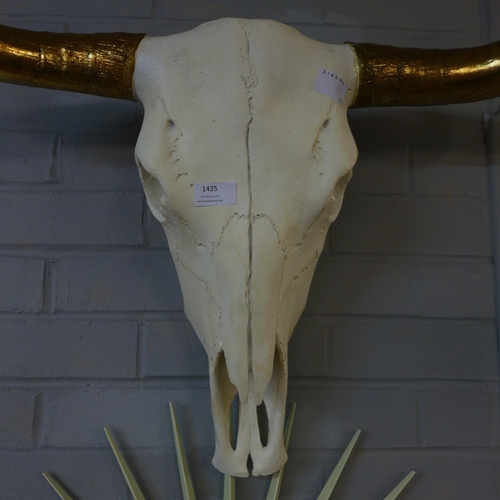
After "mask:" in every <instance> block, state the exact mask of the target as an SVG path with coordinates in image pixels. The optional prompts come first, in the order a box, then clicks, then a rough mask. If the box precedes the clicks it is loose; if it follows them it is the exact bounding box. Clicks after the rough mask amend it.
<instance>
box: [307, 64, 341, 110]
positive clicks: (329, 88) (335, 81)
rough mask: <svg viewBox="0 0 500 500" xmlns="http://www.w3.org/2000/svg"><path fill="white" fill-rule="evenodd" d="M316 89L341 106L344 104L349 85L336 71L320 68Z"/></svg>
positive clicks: (315, 84)
mask: <svg viewBox="0 0 500 500" xmlns="http://www.w3.org/2000/svg"><path fill="white" fill-rule="evenodd" d="M314 90H316V92H321V93H322V94H325V95H327V96H329V97H331V98H332V99H334V100H335V101H337V102H338V103H339V104H340V105H341V106H343V105H344V97H345V93H346V92H347V86H346V84H345V82H344V80H342V78H340V76H338V75H336V74H335V73H332V72H331V71H328V70H326V69H320V70H319V71H318V76H317V77H316V82H315V83H314Z"/></svg>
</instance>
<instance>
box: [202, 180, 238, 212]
mask: <svg viewBox="0 0 500 500" xmlns="http://www.w3.org/2000/svg"><path fill="white" fill-rule="evenodd" d="M213 205H236V182H197V183H195V185H194V206H195V207H207V206H213Z"/></svg>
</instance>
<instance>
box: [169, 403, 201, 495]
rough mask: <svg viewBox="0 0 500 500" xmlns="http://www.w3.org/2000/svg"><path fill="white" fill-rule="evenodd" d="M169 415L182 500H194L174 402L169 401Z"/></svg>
mask: <svg viewBox="0 0 500 500" xmlns="http://www.w3.org/2000/svg"><path fill="white" fill-rule="evenodd" d="M170 416H171V418H172V430H173V432H174V440H175V451H176V453H177V463H178V465H179V474H180V477H181V485H182V496H183V498H184V500H196V497H195V494H194V488H193V482H192V480H191V474H190V473H189V467H188V463H187V459H186V452H185V451H184V444H183V442H182V437H181V433H180V432H179V425H178V424H177V416H176V415H175V409H174V404H173V403H172V402H170Z"/></svg>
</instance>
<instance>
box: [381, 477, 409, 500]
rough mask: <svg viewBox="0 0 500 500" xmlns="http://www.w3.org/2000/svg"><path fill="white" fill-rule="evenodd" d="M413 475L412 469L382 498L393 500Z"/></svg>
mask: <svg viewBox="0 0 500 500" xmlns="http://www.w3.org/2000/svg"><path fill="white" fill-rule="evenodd" d="M414 475H415V471H414V470H412V471H411V472H409V473H408V474H407V476H406V477H405V478H404V479H403V480H402V481H401V482H400V483H399V484H398V485H397V486H396V487H395V488H394V489H393V490H392V491H391V492H390V493H389V494H388V495H387V496H386V497H385V498H384V500H395V499H396V498H397V497H398V496H399V494H400V493H401V492H402V491H403V489H404V488H405V487H406V485H407V484H408V483H409V482H410V481H411V478H412V477H413V476H414Z"/></svg>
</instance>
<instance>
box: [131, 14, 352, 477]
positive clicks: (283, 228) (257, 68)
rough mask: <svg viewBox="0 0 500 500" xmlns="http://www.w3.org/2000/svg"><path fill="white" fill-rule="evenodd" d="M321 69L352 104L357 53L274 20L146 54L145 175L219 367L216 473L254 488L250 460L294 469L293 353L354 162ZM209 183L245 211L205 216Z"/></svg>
mask: <svg viewBox="0 0 500 500" xmlns="http://www.w3.org/2000/svg"><path fill="white" fill-rule="evenodd" d="M290 47H294V50H293V51H290ZM318 68H329V69H331V70H332V71H334V72H335V73H336V74H338V75H342V77H343V78H344V79H345V81H346V82H348V87H349V96H350V97H351V98H352V96H353V95H354V89H355V87H356V72H355V69H354V68H355V65H354V52H353V50H352V49H351V48H350V47H348V46H346V45H344V46H328V45H326V44H320V43H317V42H314V41H312V40H310V39H308V38H306V37H304V36H302V35H301V34H299V33H298V32H297V31H295V30H294V29H292V28H289V27H287V26H284V25H282V24H278V23H275V22H272V21H242V20H232V19H226V20H223V21H218V22H214V23H209V24H205V25H203V26H201V27H199V28H197V29H195V30H193V31H190V32H188V33H184V34H181V35H176V36H173V37H166V38H148V39H145V40H143V41H142V42H141V45H140V46H139V49H138V51H137V61H136V70H135V76H134V88H135V92H136V94H137V97H138V99H139V100H140V101H141V102H142V103H143V105H144V112H145V116H144V123H143V126H142V130H141V133H140V135H139V139H138V142H137V147H136V158H137V164H138V166H139V170H140V173H141V179H142V182H143V185H144V190H145V192H146V196H147V199H148V203H149V206H150V207H151V210H152V212H153V214H154V215H155V217H156V218H157V219H158V220H159V221H160V222H161V223H162V225H163V227H164V228H165V232H166V234H167V238H168V242H169V247H170V251H171V254H172V256H173V259H174V261H175V265H176V268H177V273H178V275H179V280H180V283H181V287H182V292H183V296H184V307H185V311H186V314H187V316H188V318H189V320H190V321H191V323H192V325H193V327H194V329H195V331H196V333H197V334H198V337H199V338H200V340H201V341H202V343H203V345H204V347H205V350H206V352H207V355H208V359H209V365H210V388H211V391H212V413H213V417H214V423H215V435H216V451H215V458H214V465H215V466H216V467H217V468H218V469H220V470H222V471H223V472H226V473H229V474H231V475H234V476H245V475H248V471H247V459H248V455H249V454H250V455H251V457H252V461H253V473H254V474H256V475H260V474H270V473H272V472H274V471H275V470H276V469H278V468H280V467H281V466H282V465H283V464H284V462H285V460H286V452H285V449H284V446H283V438H282V436H283V418H284V413H285V401H286V386H287V371H288V370H287V358H288V349H287V344H288V340H289V338H290V335H291V333H292V330H293V328H294V326H295V324H296V323H297V320H298V319H299V316H300V314H301V312H302V310H303V309H304V306H305V302H306V298H307V292H308V290H309V285H310V283H311V279H312V276H313V272H314V268H315V267H316V263H317V261H318V258H319V255H320V254H321V251H322V248H323V244H324V240H325V236H326V231H327V229H328V227H329V226H330V223H331V222H332V221H333V220H334V219H335V218H336V217H337V214H338V212H339V209H340V206H341V204H342V197H343V194H344V189H345V187H346V185H347V182H348V180H349V178H350V176H351V169H352V166H353V165H354V162H355V160H356V155H357V150H356V146H355V144H354V140H353V137H352V135H351V132H350V130H349V126H348V124H347V119H346V108H345V107H342V106H340V105H339V104H338V103H337V102H335V101H334V100H332V99H331V98H330V97H328V96H326V95H324V94H321V93H319V92H316V91H314V90H313V85H314V82H315V79H316V74H317V72H318ZM211 181H217V182H221V181H233V182H236V186H237V203H236V205H225V206H205V207H195V206H194V202H193V185H194V183H198V182H211ZM236 393H237V394H238V395H239V402H240V422H239V428H238V438H237V442H236V447H235V449H234V450H233V448H232V447H231V444H230V441H229V434H228V430H227V421H228V414H229V409H230V405H231V403H232V401H233V398H234V397H235V395H236ZM261 404H264V405H265V408H266V411H267V415H268V419H269V435H268V441H267V444H266V446H264V445H263V444H262V442H261V437H260V434H259V429H258V424H257V406H259V405H261Z"/></svg>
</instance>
